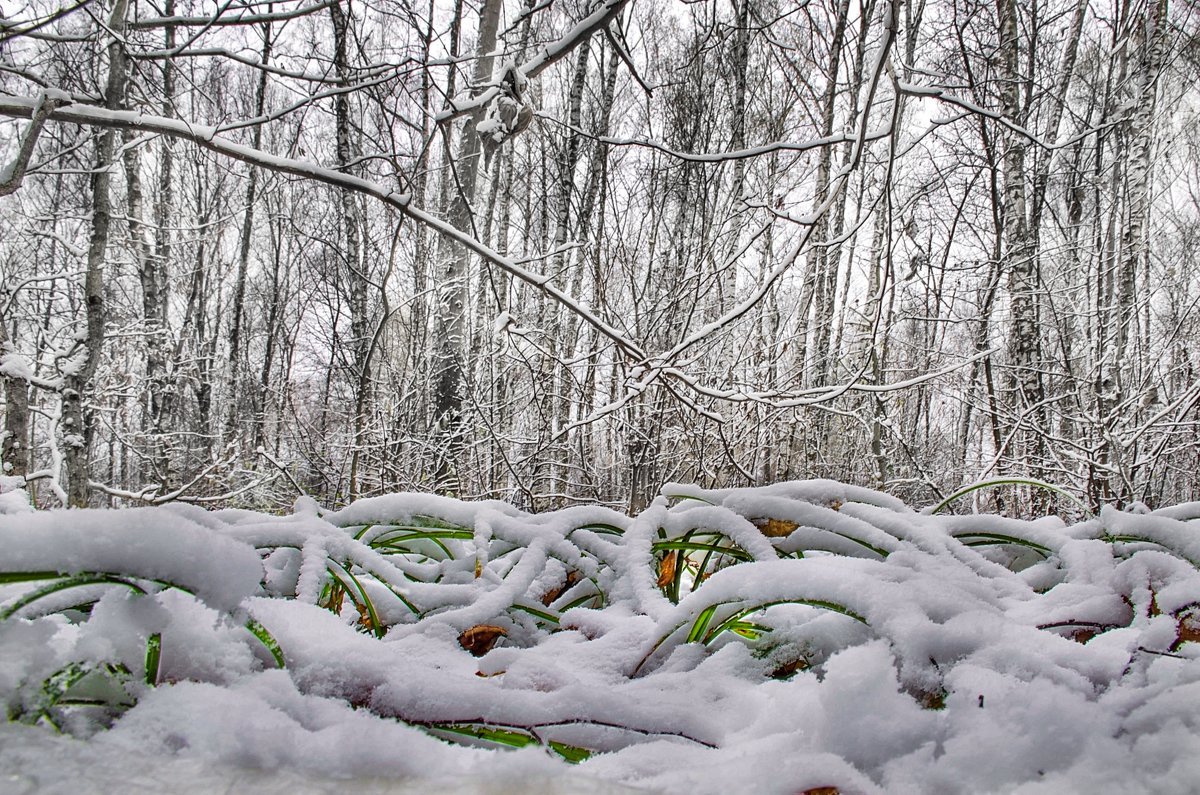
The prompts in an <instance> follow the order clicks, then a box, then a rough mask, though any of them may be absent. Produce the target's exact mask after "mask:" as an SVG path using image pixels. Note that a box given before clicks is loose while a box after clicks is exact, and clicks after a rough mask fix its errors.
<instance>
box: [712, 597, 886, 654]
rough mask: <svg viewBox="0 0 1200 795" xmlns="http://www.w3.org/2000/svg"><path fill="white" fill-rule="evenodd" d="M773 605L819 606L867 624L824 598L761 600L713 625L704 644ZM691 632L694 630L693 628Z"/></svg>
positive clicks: (845, 608)
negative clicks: (747, 617) (749, 616)
mask: <svg viewBox="0 0 1200 795" xmlns="http://www.w3.org/2000/svg"><path fill="white" fill-rule="evenodd" d="M726 604H728V603H726ZM775 605H805V606H807V607H819V608H821V609H822V610H832V611H833V612H835V613H841V614H842V615H844V616H849V617H850V618H853V619H854V620H855V621H859V622H861V623H863V624H867V620H866V619H865V618H863V617H862V616H860V615H859V614H858V613H856V612H854V611H853V610H851V609H850V608H848V607H846V606H845V605H840V604H838V603H837V602H830V601H827V600H825V599H779V600H776V601H771V602H762V603H759V604H754V605H751V606H749V607H745V608H742V609H741V610H738V611H737V612H735V613H734V614H733V615H731V616H730V617H729V618H727V619H725V620H724V621H722V622H721V623H720V624H718V625H717V626H715V627H713V628H712V630H711V631H709V632H708V633H707V634H704V644H705V645H708V644H710V643H712V642H713V641H714V640H716V639H717V638H718V637H719V636H720V635H721V633H723V632H727V631H729V630H732V629H734V627H736V626H738V625H741V624H744V623H746V622H744V621H743V619H745V618H746V616H748V615H751V614H752V613H757V612H759V611H761V610H766V609H767V608H768V607H774V606H775ZM716 608H717V605H713V606H712V607H710V608H709V609H710V610H716ZM752 626H757V625H752ZM868 626H869V624H868ZM693 632H695V629H694V628H693ZM697 640H699V638H697ZM690 641H691V638H690V637H689V642H690Z"/></svg>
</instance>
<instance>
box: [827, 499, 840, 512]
mask: <svg viewBox="0 0 1200 795" xmlns="http://www.w3.org/2000/svg"><path fill="white" fill-rule="evenodd" d="M829 507H830V508H832V509H833V510H835V511H840V510H842V501H841V500H839V499H838V498H836V497H834V498H833V499H832V500H830V501H829Z"/></svg>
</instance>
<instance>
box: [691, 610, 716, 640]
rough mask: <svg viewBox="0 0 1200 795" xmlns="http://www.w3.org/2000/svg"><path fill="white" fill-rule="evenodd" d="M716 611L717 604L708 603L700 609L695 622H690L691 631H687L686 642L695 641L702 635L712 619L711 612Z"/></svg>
mask: <svg viewBox="0 0 1200 795" xmlns="http://www.w3.org/2000/svg"><path fill="white" fill-rule="evenodd" d="M716 612H717V605H709V606H708V607H706V608H704V609H703V610H701V611H700V615H698V616H697V617H696V622H695V623H694V624H692V631H691V632H689V633H688V636H687V641H686V642H687V643H695V642H696V641H698V640H700V639H701V638H702V637H704V633H705V631H706V630H707V629H708V624H709V622H710V621H712V617H713V614H714V613H716Z"/></svg>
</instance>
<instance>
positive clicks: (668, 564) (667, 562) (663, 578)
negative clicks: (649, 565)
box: [657, 549, 679, 588]
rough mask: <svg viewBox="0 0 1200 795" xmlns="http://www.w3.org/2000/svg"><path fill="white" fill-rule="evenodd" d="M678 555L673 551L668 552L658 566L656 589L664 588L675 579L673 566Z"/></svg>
mask: <svg viewBox="0 0 1200 795" xmlns="http://www.w3.org/2000/svg"><path fill="white" fill-rule="evenodd" d="M678 560H679V553H678V552H676V551H675V550H673V549H672V550H671V551H670V552H668V553H667V554H666V555H665V556H664V557H663V559H662V560H661V561H660V562H659V564H658V583H657V585H658V587H659V588H666V587H667V586H668V585H670V584H671V582H672V581H673V580H674V579H675V566H676V564H677V562H678Z"/></svg>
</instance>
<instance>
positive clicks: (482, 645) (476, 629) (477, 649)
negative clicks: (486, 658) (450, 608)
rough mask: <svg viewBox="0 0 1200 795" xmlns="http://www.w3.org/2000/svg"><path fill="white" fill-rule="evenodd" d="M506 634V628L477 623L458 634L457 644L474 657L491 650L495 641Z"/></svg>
mask: <svg viewBox="0 0 1200 795" xmlns="http://www.w3.org/2000/svg"><path fill="white" fill-rule="evenodd" d="M507 635H508V630H507V629H505V628H504V627H498V626H496V625H495V624H477V625H475V626H473V627H471V628H470V629H467V630H465V631H464V632H463V634H461V635H459V636H458V645H459V646H462V647H463V648H464V649H466V650H467V651H469V652H471V654H473V655H475V656H476V657H482V656H483V655H485V654H487V653H488V652H489V651H491V650H492V647H493V646H495V645H496V641H498V640H500V638H502V637H506V636H507Z"/></svg>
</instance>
